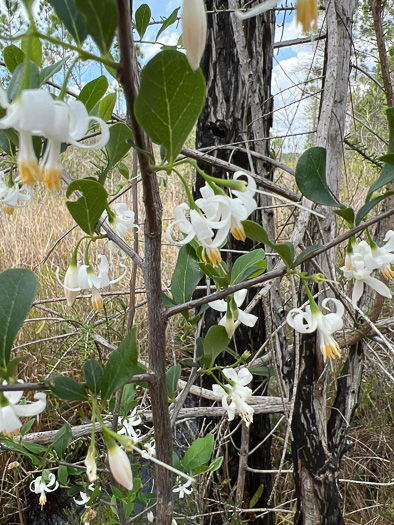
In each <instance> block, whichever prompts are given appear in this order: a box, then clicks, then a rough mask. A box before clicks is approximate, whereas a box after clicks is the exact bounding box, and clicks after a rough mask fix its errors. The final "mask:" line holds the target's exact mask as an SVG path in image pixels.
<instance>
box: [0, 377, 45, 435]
mask: <svg viewBox="0 0 394 525" xmlns="http://www.w3.org/2000/svg"><path fill="white" fill-rule="evenodd" d="M18 382H19V383H23V381H21V380H20V381H18ZM3 385H7V381H3ZM22 396H23V391H20V390H18V391H13V392H2V393H0V432H4V433H7V434H11V432H15V430H18V429H19V428H21V426H22V423H21V422H20V420H19V417H31V416H36V415H37V414H41V412H42V411H43V410H45V407H46V404H47V402H46V397H47V396H46V394H44V393H43V392H37V393H36V394H34V399H36V400H37V401H35V402H33V403H29V402H28V403H26V404H25V405H20V404H18V403H19V401H20V400H21V399H22Z"/></svg>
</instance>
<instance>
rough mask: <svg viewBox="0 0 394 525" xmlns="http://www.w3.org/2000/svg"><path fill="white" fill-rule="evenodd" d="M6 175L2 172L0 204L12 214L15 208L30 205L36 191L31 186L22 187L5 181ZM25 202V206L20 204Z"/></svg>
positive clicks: (0, 172) (0, 174)
mask: <svg viewBox="0 0 394 525" xmlns="http://www.w3.org/2000/svg"><path fill="white" fill-rule="evenodd" d="M5 177H6V175H5V174H4V172H3V171H0V202H1V203H2V204H4V209H5V211H6V212H7V213H8V214H12V213H13V211H14V208H24V207H25V206H27V205H28V204H30V202H31V199H32V197H33V194H34V190H33V188H32V187H30V186H26V185H23V186H22V185H20V184H19V183H18V182H13V183H12V184H11V183H10V182H6V181H5ZM22 202H24V203H25V204H20V203H22Z"/></svg>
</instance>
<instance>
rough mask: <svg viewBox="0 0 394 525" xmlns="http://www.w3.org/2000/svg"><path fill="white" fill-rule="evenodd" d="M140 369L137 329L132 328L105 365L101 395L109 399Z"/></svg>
mask: <svg viewBox="0 0 394 525" xmlns="http://www.w3.org/2000/svg"><path fill="white" fill-rule="evenodd" d="M137 369H138V342H137V329H136V328H132V329H131V330H129V331H128V332H127V334H126V337H125V338H124V339H123V341H122V342H121V343H120V345H119V346H118V348H117V349H116V350H114V351H113V352H112V353H111V354H110V356H109V359H108V363H107V364H106V366H105V367H104V371H103V375H102V378H101V397H102V399H108V398H109V397H110V395H111V394H112V393H113V392H115V390H117V389H118V388H120V387H122V386H123V385H124V384H125V383H127V381H128V380H129V379H130V378H131V377H132V376H133V375H134V374H135V373H137Z"/></svg>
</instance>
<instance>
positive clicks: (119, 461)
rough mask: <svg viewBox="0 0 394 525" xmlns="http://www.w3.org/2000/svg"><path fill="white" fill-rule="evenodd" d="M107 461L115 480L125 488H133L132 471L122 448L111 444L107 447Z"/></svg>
mask: <svg viewBox="0 0 394 525" xmlns="http://www.w3.org/2000/svg"><path fill="white" fill-rule="evenodd" d="M108 463H109V468H110V469H111V472H112V475H113V477H114V478H115V480H116V481H117V482H118V483H119V484H120V485H122V486H123V487H125V488H126V489H127V490H131V489H132V488H133V473H132V471H131V466H130V461H129V458H128V456H127V454H126V452H125V451H124V450H122V449H121V448H120V447H119V446H118V445H116V444H113V445H112V446H110V447H109V448H108Z"/></svg>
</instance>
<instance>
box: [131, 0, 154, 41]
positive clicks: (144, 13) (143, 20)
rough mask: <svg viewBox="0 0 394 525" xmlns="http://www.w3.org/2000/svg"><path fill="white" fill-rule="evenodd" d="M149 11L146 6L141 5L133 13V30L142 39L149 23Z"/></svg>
mask: <svg viewBox="0 0 394 525" xmlns="http://www.w3.org/2000/svg"><path fill="white" fill-rule="evenodd" d="M150 17H151V10H150V7H149V6H148V4H142V5H140V6H139V8H138V9H137V11H136V12H135V28H136V30H137V33H138V34H139V35H140V38H141V39H142V38H143V37H144V34H145V31H146V30H147V27H148V25H149V22H150Z"/></svg>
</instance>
